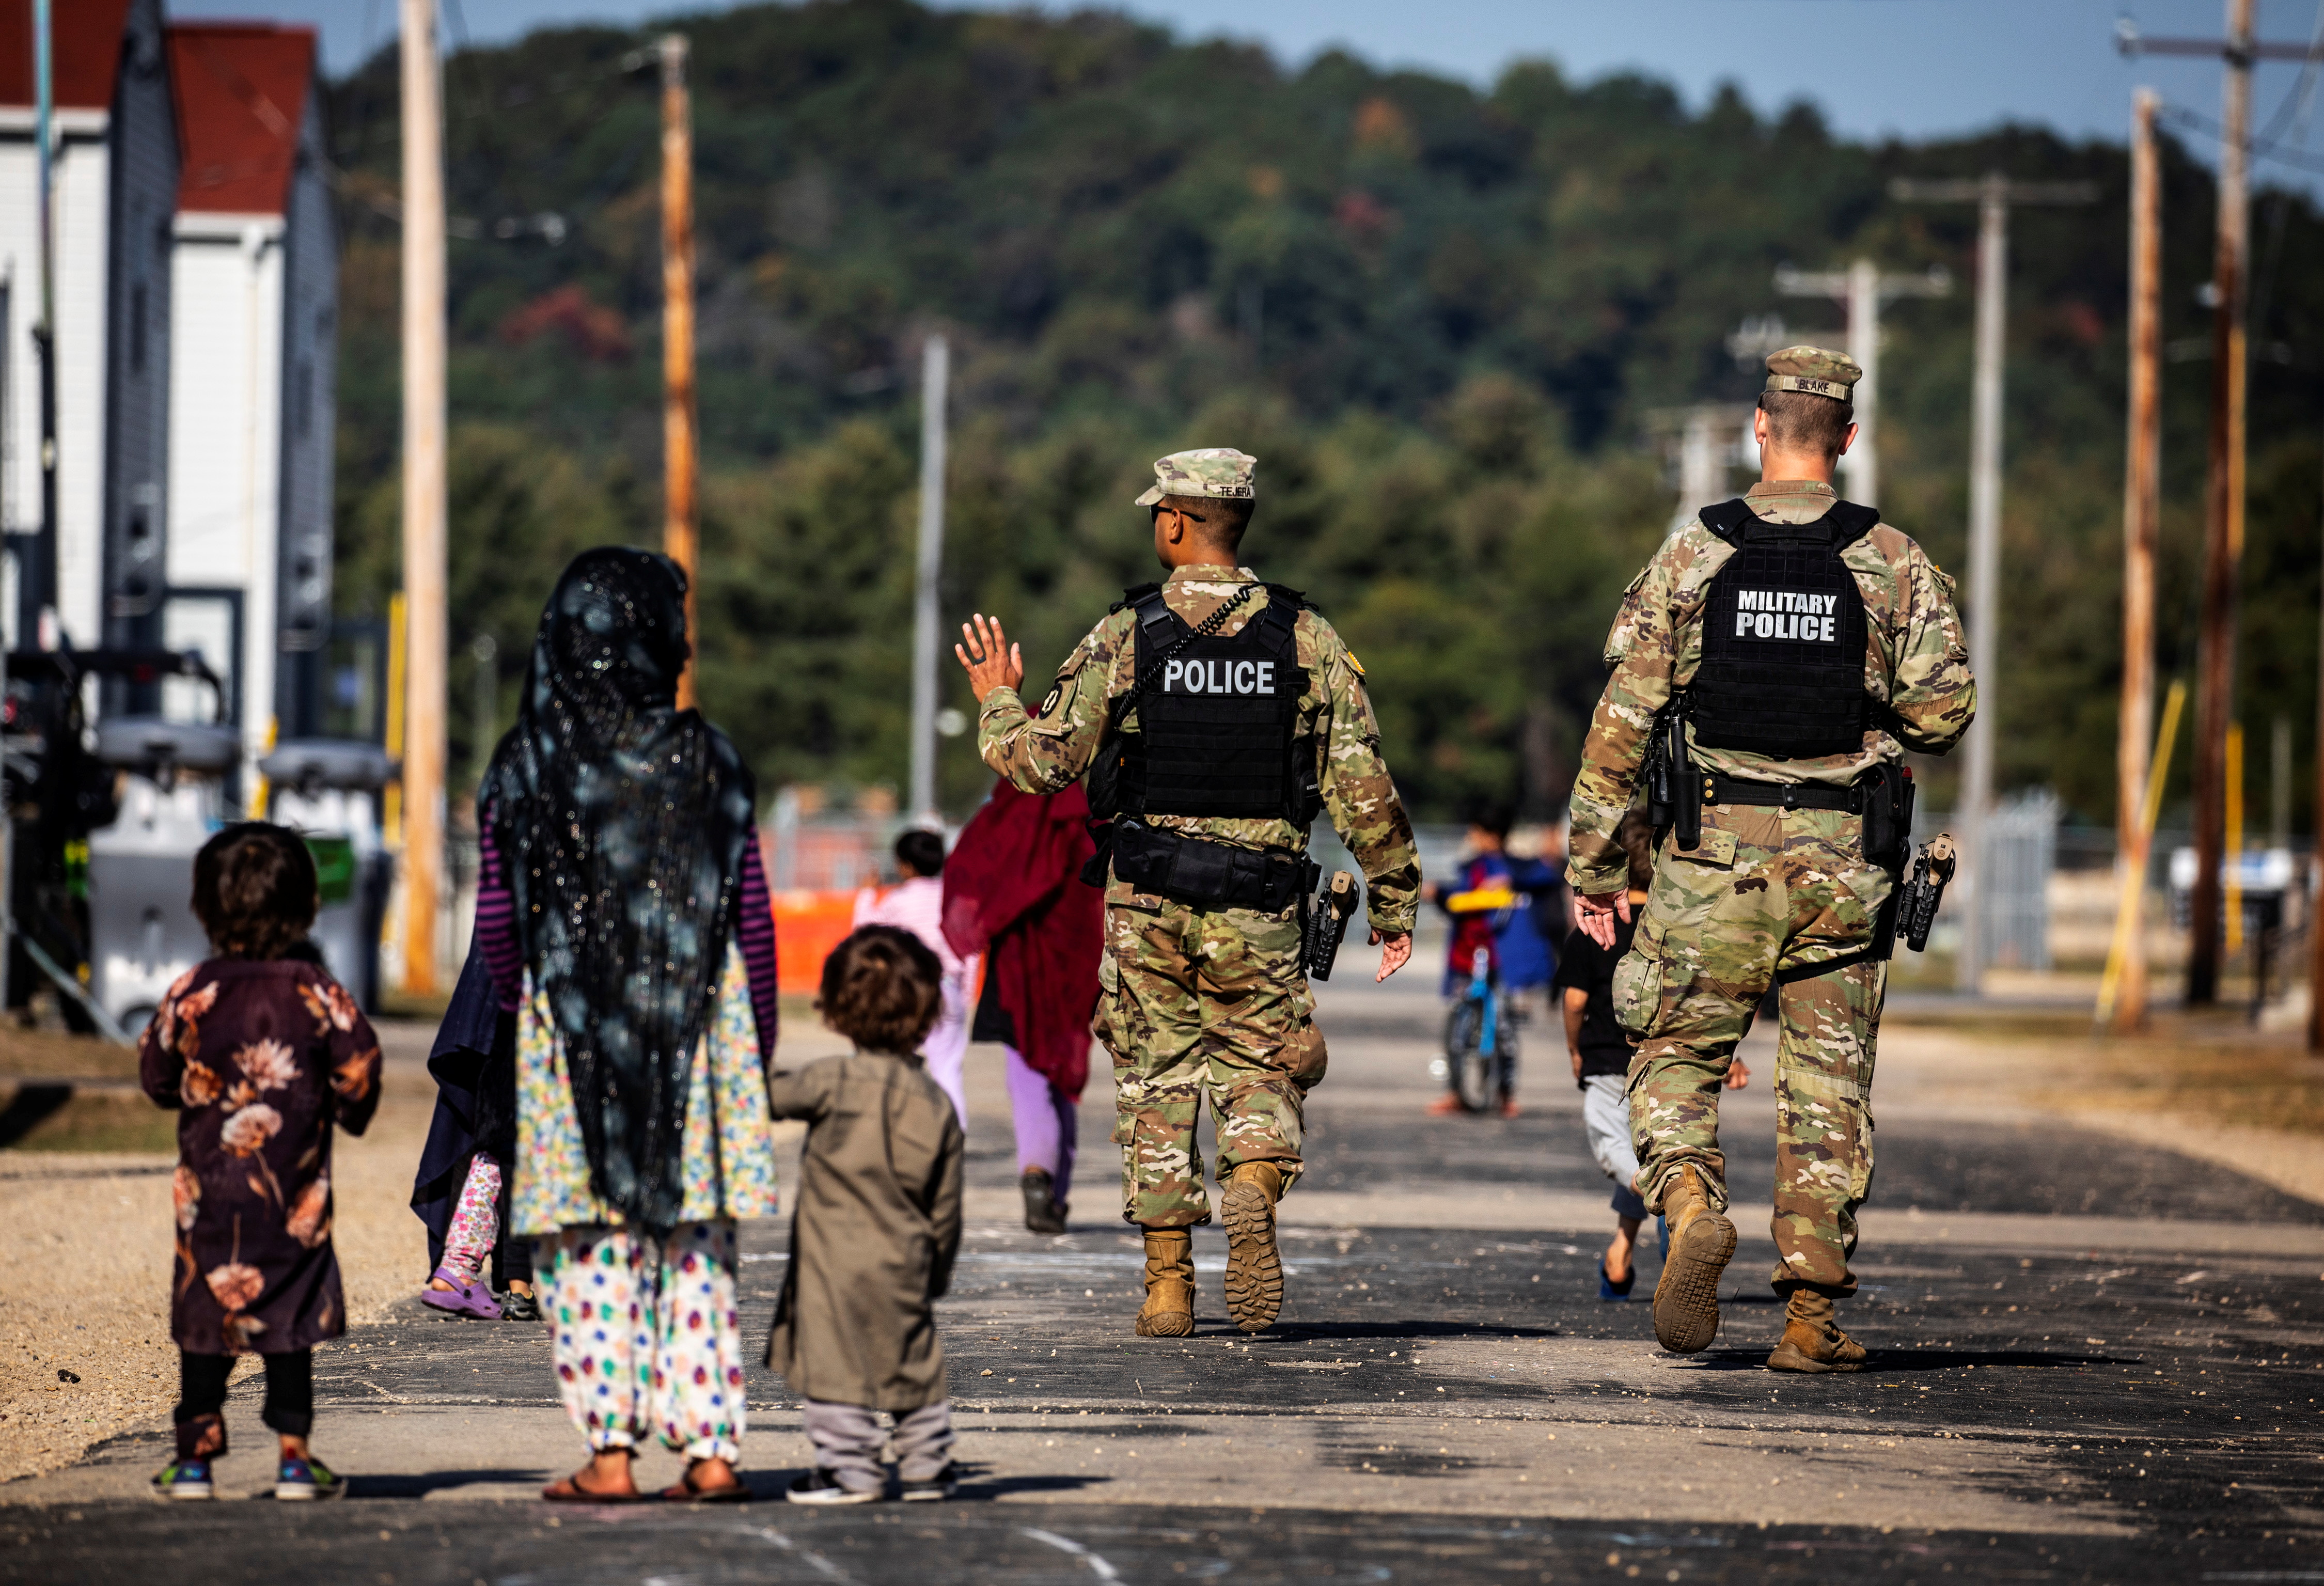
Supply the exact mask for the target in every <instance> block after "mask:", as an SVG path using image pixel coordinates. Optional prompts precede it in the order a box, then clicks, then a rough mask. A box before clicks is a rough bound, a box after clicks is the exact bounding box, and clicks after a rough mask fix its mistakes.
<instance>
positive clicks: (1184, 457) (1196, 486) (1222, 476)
mask: <svg viewBox="0 0 2324 1586" xmlns="http://www.w3.org/2000/svg"><path fill="white" fill-rule="evenodd" d="M1258 466H1259V459H1258V458H1257V457H1254V456H1249V455H1248V454H1246V453H1243V452H1239V451H1237V450H1235V449H1234V447H1231V446H1206V447H1203V448H1202V449H1201V450H1199V451H1191V452H1172V453H1171V454H1170V455H1169V456H1167V457H1157V459H1155V463H1154V488H1153V489H1151V490H1149V491H1148V492H1147V493H1145V494H1144V495H1141V496H1139V498H1138V499H1137V500H1136V501H1135V502H1133V503H1130V504H1131V505H1133V506H1140V507H1150V506H1152V505H1153V504H1154V503H1156V502H1157V501H1160V500H1161V499H1162V498H1163V497H1164V496H1166V495H1207V496H1213V497H1216V498H1217V499H1219V500H1221V501H1250V500H1251V499H1253V498H1254V497H1256V496H1257V495H1258V494H1259V492H1258V491H1257V490H1256V489H1254V488H1253V487H1252V485H1251V483H1250V475H1251V470H1252V469H1254V468H1256V467H1258Z"/></svg>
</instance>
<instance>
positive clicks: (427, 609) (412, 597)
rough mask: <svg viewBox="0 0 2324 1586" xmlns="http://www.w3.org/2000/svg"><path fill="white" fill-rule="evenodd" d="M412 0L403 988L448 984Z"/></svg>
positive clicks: (421, 46)
mask: <svg viewBox="0 0 2324 1586" xmlns="http://www.w3.org/2000/svg"><path fill="white" fill-rule="evenodd" d="M402 6H403V60H402V67H403V74H402V75H403V594H404V610H405V617H404V622H405V630H404V632H405V656H404V663H403V678H404V688H405V697H404V710H403V989H404V990H405V991H407V992H410V993H411V994H413V995H416V996H432V995H433V994H434V993H435V991H436V988H437V979H438V976H437V964H436V956H437V945H436V914H437V909H438V904H439V901H440V899H441V898H442V896H443V872H444V753H445V749H444V712H445V678H444V671H445V664H446V653H445V652H446V646H447V620H446V614H445V609H444V608H445V584H446V576H445V564H444V557H445V521H444V520H445V515H446V502H445V484H444V336H445V319H444V120H443V100H442V91H443V78H442V75H441V72H440V69H439V68H438V62H437V58H436V44H437V39H436V4H435V0H402Z"/></svg>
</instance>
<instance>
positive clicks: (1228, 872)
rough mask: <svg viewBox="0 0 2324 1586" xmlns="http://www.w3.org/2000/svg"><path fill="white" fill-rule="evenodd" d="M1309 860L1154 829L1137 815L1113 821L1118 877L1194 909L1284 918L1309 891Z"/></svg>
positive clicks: (1275, 850) (1281, 851)
mask: <svg viewBox="0 0 2324 1586" xmlns="http://www.w3.org/2000/svg"><path fill="white" fill-rule="evenodd" d="M1311 868H1312V867H1311V866H1310V865H1309V864H1308V862H1307V856H1306V855H1305V854H1304V853H1296V852H1294V851H1293V850H1291V849H1288V848H1265V849H1258V848H1238V847H1236V846H1234V844H1231V843H1213V842H1211V841H1210V840H1208V839H1207V838H1203V837H1189V836H1186V835H1185V834H1181V833H1178V832H1169V831H1165V830H1163V829H1162V828H1161V827H1159V826H1149V825H1147V824H1146V823H1145V822H1144V821H1141V820H1139V819H1138V818H1137V817H1136V816H1122V817H1121V818H1120V819H1119V820H1117V821H1115V822H1114V823H1113V873H1114V874H1115V875H1117V876H1120V878H1121V879H1122V880H1123V881H1128V882H1129V883H1130V885H1131V886H1133V887H1135V888H1137V889H1138V890H1139V891H1141V892H1158V893H1160V894H1161V895H1162V896H1163V897H1165V898H1167V899H1171V900H1172V901H1173V902H1176V903H1184V904H1186V905H1188V906H1189V907H1191V908H1256V909H1258V910H1259V912H1261V913H1262V914H1281V913H1283V912H1284V911H1285V910H1286V909H1288V908H1292V907H1293V906H1294V905H1296V903H1297V902H1298V901H1299V899H1300V895H1301V894H1302V893H1303V892H1305V890H1306V884H1307V880H1308V871H1310V869H1311Z"/></svg>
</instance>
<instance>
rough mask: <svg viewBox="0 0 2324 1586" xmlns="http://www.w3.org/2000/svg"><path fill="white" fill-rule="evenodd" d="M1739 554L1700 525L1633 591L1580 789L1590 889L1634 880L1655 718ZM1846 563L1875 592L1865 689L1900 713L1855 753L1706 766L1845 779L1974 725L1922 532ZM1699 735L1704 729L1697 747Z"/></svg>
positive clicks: (1882, 531)
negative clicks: (1630, 847)
mask: <svg viewBox="0 0 2324 1586" xmlns="http://www.w3.org/2000/svg"><path fill="white" fill-rule="evenodd" d="M1744 499H1745V500H1746V501H1748V502H1749V503H1751V510H1752V511H1753V512H1756V513H1757V514H1758V515H1759V516H1760V517H1761V518H1763V519H1765V520H1766V521H1768V522H1771V523H1812V522H1813V521H1815V520H1816V519H1818V518H1821V517H1822V516H1823V515H1824V513H1825V512H1829V511H1830V510H1831V504H1832V503H1833V502H1834V501H1835V500H1836V499H1838V498H1837V496H1836V495H1835V494H1834V493H1833V491H1832V488H1831V485H1829V484H1821V483H1818V482H1816V481H1812V480H1787V481H1782V482H1778V483H1774V484H1755V485H1753V486H1752V487H1751V489H1750V490H1749V492H1748V493H1747V494H1746V495H1745V496H1744ZM1734 554H1735V553H1734V550H1733V549H1732V548H1730V547H1729V545H1728V543H1727V542H1726V541H1725V540H1723V539H1720V538H1719V537H1718V536H1717V535H1715V534H1713V533H1712V532H1711V530H1708V529H1706V528H1704V527H1703V526H1702V521H1701V519H1697V520H1696V521H1693V522H1692V523H1689V524H1688V525H1687V526H1686V527H1685V528H1683V529H1682V530H1679V531H1678V532H1677V533H1675V534H1674V535H1672V536H1671V537H1670V538H1669V539H1665V541H1663V545H1662V549H1660V550H1658V551H1656V552H1655V558H1654V559H1653V560H1652V561H1650V562H1648V563H1647V564H1646V570H1645V571H1644V572H1642V573H1640V574H1639V575H1638V576H1637V578H1636V579H1635V580H1634V581H1633V582H1632V583H1631V585H1630V587H1629V588H1628V590H1627V591H1626V592H1625V593H1624V594H1623V596H1622V609H1621V612H1620V613H1619V614H1618V615H1617V616H1616V617H1615V619H1614V628H1613V632H1610V633H1609V634H1608V635H1607V636H1606V664H1607V665H1608V666H1609V667H1611V668H1612V669H1613V676H1611V677H1610V678H1607V680H1606V692H1605V693H1604V694H1603V695H1602V696H1600V698H1599V700H1598V708H1597V710H1596V712H1595V713H1594V714H1592V715H1591V720H1590V736H1589V739H1588V741H1587V742H1585V743H1584V744H1583V745H1582V774H1581V775H1580V776H1579V777H1577V778H1575V779H1574V784H1573V831H1572V838H1571V849H1570V853H1571V859H1570V860H1569V862H1568V867H1567V872H1566V873H1567V879H1568V880H1569V881H1571V882H1572V885H1573V888H1574V890H1576V891H1579V892H1584V893H1591V894H1596V893H1601V892H1611V891H1613V890H1616V889H1618V888H1619V887H1621V886H1622V885H1623V884H1624V874H1625V862H1624V860H1623V855H1622V850H1621V849H1620V847H1619V846H1618V845H1617V844H1616V843H1615V841H1614V831H1615V828H1616V827H1617V826H1618V825H1620V824H1621V820H1622V816H1623V813H1624V812H1625V811H1626V810H1628V808H1629V807H1630V801H1631V798H1632V795H1633V793H1634V792H1635V790H1636V788H1637V781H1638V773H1639V768H1640V766H1641V764H1642V763H1643V762H1644V761H1645V758H1646V739H1647V736H1648V733H1649V731H1650V729H1651V727H1652V725H1653V723H1654V718H1655V712H1656V711H1658V710H1660V709H1662V707H1663V706H1664V705H1665V704H1666V703H1667V702H1668V701H1669V699H1670V696H1671V690H1672V689H1673V688H1683V687H1685V686H1686V685H1687V684H1688V683H1690V682H1692V680H1693V678H1694V674H1695V671H1696V669H1698V668H1699V667H1701V664H1702V607H1703V602H1704V599H1705V597H1706V595H1707V592H1708V589H1709V586H1710V584H1711V576H1712V575H1713V574H1715V573H1717V572H1718V571H1719V569H1720V567H1724V566H1726V564H1727V558H1729V557H1730V556H1733V555H1734ZM1841 559H1842V560H1843V561H1845V562H1846V563H1847V564H1848V567H1849V571H1850V572H1852V573H1854V574H1855V575H1856V585H1857V587H1858V589H1860V590H1862V591H1863V593H1864V615H1865V623H1866V629H1867V633H1866V643H1865V649H1864V687H1865V692H1867V694H1869V695H1871V696H1872V697H1873V698H1875V699H1877V700H1880V701H1883V702H1885V703H1886V705H1887V706H1888V711H1889V713H1890V715H1889V718H1888V719H1887V720H1885V721H1883V722H1881V723H1877V724H1874V725H1871V726H1868V727H1867V728H1866V730H1865V733H1864V747H1863V748H1862V749H1861V750H1859V751H1858V752H1856V753H1854V754H1835V755H1828V756H1825V757H1823V758H1821V759H1816V760H1775V759H1771V758H1770V757H1768V756H1766V755H1763V754H1752V753H1748V752H1743V751H1740V750H1733V749H1704V748H1700V747H1697V748H1695V749H1694V750H1693V756H1694V760H1695V763H1696V764H1698V765H1703V766H1708V767H1711V769H1713V770H1720V771H1723V772H1725V773H1726V774H1728V775H1729V776H1733V777H1747V778H1750V779H1754V780H1757V781H1763V782H1825V783H1837V784H1841V785H1845V784H1847V783H1849V782H1852V781H1854V780H1855V779H1857V778H1858V777H1859V776H1861V775H1862V774H1863V773H1864V772H1865V771H1866V770H1868V769H1869V768H1870V767H1871V766H1873V765H1874V764H1875V763H1876V762H1877V761H1881V760H1893V759H1897V758H1900V757H1901V756H1902V755H1903V753H1904V751H1905V750H1906V749H1912V750H1915V751H1918V752H1922V753H1924V754H1941V753H1943V752H1945V751H1946V750H1949V749H1950V748H1951V747H1952V746H1953V745H1954V744H1955V743H1956V742H1959V741H1960V736H1961V734H1962V733H1966V732H1967V731H1968V730H1969V718H1970V717H1972V716H1974V715H1976V714H1977V682H1976V679H1974V678H1971V677H1970V676H1969V647H1968V645H1967V643H1966V642H1965V641H1963V638H1962V635H1961V625H1960V613H1959V612H1957V611H1956V610H1955V609H1954V607H1953V581H1952V580H1951V579H1950V578H1949V577H1947V576H1945V575H1944V573H1942V572H1941V571H1940V570H1939V569H1938V567H1937V565H1936V564H1935V563H1934V562H1932V561H1931V560H1930V559H1929V557H1928V553H1927V552H1926V551H1923V549H1921V548H1920V547H1919V546H1918V545H1916V544H1914V541H1913V540H1912V539H1911V538H1910V537H1909V536H1907V535H1904V534H1903V533H1900V532H1899V531H1897V530H1895V529H1892V528H1890V527H1889V526H1888V525H1887V524H1886V523H1882V524H1879V525H1877V527H1875V528H1874V529H1873V530H1872V531H1871V532H1870V533H1868V534H1867V535H1866V536H1865V537H1864V538H1863V539H1859V540H1858V541H1857V542H1856V543H1855V544H1853V545H1851V546H1849V548H1848V549H1847V550H1846V551H1844V552H1843V553H1842V554H1841ZM1892 728H1893V729H1894V732H1893V733H1892V732H1891V731H1890V729H1892ZM1692 737H1693V733H1692V729H1691V728H1690V729H1689V732H1688V738H1689V742H1690V743H1691V742H1692Z"/></svg>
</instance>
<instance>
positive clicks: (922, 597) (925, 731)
mask: <svg viewBox="0 0 2324 1586" xmlns="http://www.w3.org/2000/svg"><path fill="white" fill-rule="evenodd" d="M951 378H952V349H951V347H950V346H947V345H946V343H945V338H944V337H941V336H931V337H928V339H927V346H925V347H923V348H922V349H921V351H920V555H919V564H918V569H917V572H916V575H915V576H914V579H913V585H912V818H913V819H914V820H918V821H934V820H936V819H937V818H938V815H937V810H936V576H937V575H938V574H939V573H941V572H942V571H943V570H944V530H945V387H946V386H947V385H948V384H949V383H950V382H951Z"/></svg>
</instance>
